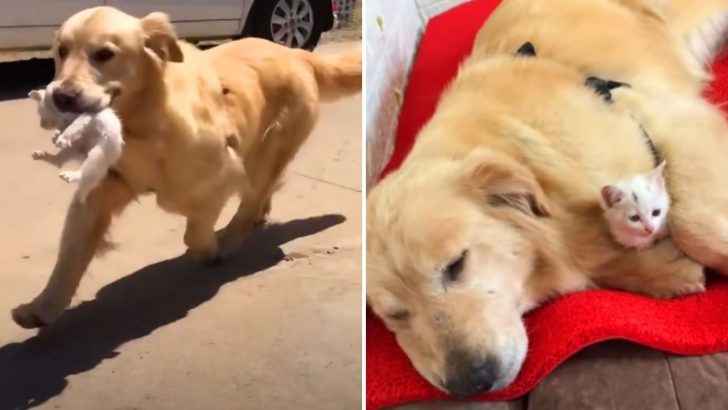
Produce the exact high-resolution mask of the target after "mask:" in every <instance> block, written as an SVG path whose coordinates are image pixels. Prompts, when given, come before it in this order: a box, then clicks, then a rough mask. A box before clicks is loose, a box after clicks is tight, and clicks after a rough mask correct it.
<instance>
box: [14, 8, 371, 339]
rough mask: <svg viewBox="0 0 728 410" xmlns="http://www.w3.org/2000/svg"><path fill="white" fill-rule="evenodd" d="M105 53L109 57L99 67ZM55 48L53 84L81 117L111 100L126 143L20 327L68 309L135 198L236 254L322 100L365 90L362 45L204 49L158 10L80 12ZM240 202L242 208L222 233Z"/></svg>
mask: <svg viewBox="0 0 728 410" xmlns="http://www.w3.org/2000/svg"><path fill="white" fill-rule="evenodd" d="M102 49H105V50H107V51H111V52H112V53H113V58H110V59H108V61H102V60H104V56H103V54H101V55H100V54H98V52H99V50H102ZM53 52H54V58H55V64H56V76H55V80H54V82H53V83H52V85H53V87H55V88H58V89H67V90H72V92H73V93H75V95H77V96H78V105H79V107H80V109H82V110H97V109H99V108H100V107H103V106H106V105H109V104H110V105H111V106H112V107H113V108H114V110H115V111H116V112H117V113H118V115H119V116H120V118H121V120H122V123H123V126H124V139H125V142H126V145H125V147H124V151H123V154H122V157H121V159H120V161H119V162H118V164H117V165H116V166H115V168H114V172H112V173H110V174H109V176H107V178H106V179H105V180H104V181H103V182H102V183H101V184H100V186H99V187H98V188H97V189H96V190H94V191H93V192H92V193H91V195H90V196H89V198H88V200H87V201H86V203H84V204H81V203H79V202H78V201H74V202H73V203H72V204H71V206H70V209H69V211H68V216H67V219H66V223H65V228H64V230H63V236H62V240H61V246H60V252H59V255H58V261H57V263H56V266H55V268H54V270H53V273H52V275H51V278H50V280H49V282H48V285H47V286H46V288H45V289H44V290H43V291H42V293H41V294H40V295H39V296H38V297H36V298H35V299H34V300H33V301H31V302H30V303H27V304H23V305H20V306H19V307H17V308H16V309H14V310H13V318H14V320H15V321H16V322H17V323H18V324H19V325H21V326H24V327H36V326H41V325H43V324H47V323H49V322H51V321H53V320H54V319H55V318H56V317H57V316H58V315H59V314H60V313H61V312H62V311H63V309H65V308H66V307H67V306H68V304H69V303H70V301H71V298H72V296H73V294H74V292H75V290H76V288H77V286H78V284H79V281H80V280H81V276H82V275H83V273H84V271H85V270H86V268H87V266H88V264H89V262H90V261H91V259H92V257H93V256H94V254H95V252H96V251H97V250H99V249H100V245H101V244H103V238H104V234H105V232H106V230H107V228H108V227H109V224H110V223H111V219H112V216H113V215H115V214H118V213H120V212H121V211H122V210H123V209H124V208H125V206H126V205H127V204H129V203H130V202H131V201H132V200H134V198H136V197H137V196H139V195H142V194H145V193H154V194H155V195H156V197H157V202H158V204H159V206H161V207H162V208H163V209H165V210H167V211H170V212H174V213H178V214H181V215H183V216H185V217H186V218H187V228H186V232H185V235H184V241H185V244H186V245H187V246H188V248H189V253H190V254H191V255H193V256H194V257H196V258H198V259H200V260H201V261H204V262H214V261H216V260H218V259H219V258H220V257H221V256H225V254H227V253H228V252H230V251H232V250H234V249H235V248H236V247H237V246H238V245H239V244H240V243H241V242H242V241H243V239H244V238H245V236H246V234H247V233H248V232H249V231H250V229H251V228H252V226H253V225H254V224H255V223H257V222H259V221H261V220H262V219H264V218H265V216H266V214H267V212H268V211H269V210H270V200H271V195H272V194H273V191H274V190H275V188H276V187H277V186H278V185H279V183H280V178H281V174H282V172H283V171H284V168H285V167H286V165H287V164H288V163H289V162H290V161H291V159H292V158H293V156H294V155H295V154H296V152H297V151H298V149H299V148H300V146H301V145H302V143H303V142H304V141H305V140H306V138H307V137H308V135H309V134H310V132H311V130H312V129H313V126H314V124H315V122H316V119H317V115H318V106H319V101H320V100H333V99H335V98H338V97H340V96H344V95H347V94H354V93H357V92H359V91H360V90H361V50H360V48H357V49H354V50H351V52H348V53H345V54H342V55H339V56H335V57H323V56H320V55H317V54H313V53H310V52H307V51H301V50H292V49H288V48H286V47H283V46H280V45H277V44H274V43H271V42H268V41H265V40H260V39H244V40H239V41H233V42H230V43H227V44H224V45H221V46H218V47H215V48H212V49H210V50H207V51H200V50H198V49H196V48H195V47H194V46H192V45H190V44H186V43H184V42H181V41H179V40H178V39H177V37H176V35H175V33H174V30H173V28H172V26H171V24H170V22H169V19H168V17H167V16H166V15H165V14H163V13H151V14H149V15H147V16H145V17H143V18H141V19H138V18H135V17H132V16H129V15H127V14H125V13H123V12H121V11H119V10H116V9H113V8H110V7H99V8H93V9H88V10H84V11H81V12H79V13H77V14H76V15H74V16H72V17H70V18H69V19H68V20H67V21H66V22H65V23H64V24H63V25H62V27H61V29H60V30H59V32H58V35H57V38H56V41H55V45H54V47H53ZM104 52H106V51H104ZM107 57H108V55H107ZM234 194H237V195H239V196H240V197H241V199H242V200H241V204H240V207H239V209H238V211H237V213H236V214H235V216H234V217H233V219H232V220H231V221H230V223H229V224H228V225H227V226H226V227H225V229H223V231H222V232H221V234H220V235H216V233H215V231H214V224H215V222H216V220H217V218H218V216H219V214H220V212H221V209H222V208H223V205H224V204H225V202H226V201H227V200H228V198H229V197H230V196H231V195H234ZM218 236H219V238H218Z"/></svg>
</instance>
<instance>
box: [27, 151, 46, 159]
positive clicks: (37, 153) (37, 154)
mask: <svg viewBox="0 0 728 410" xmlns="http://www.w3.org/2000/svg"><path fill="white" fill-rule="evenodd" d="M30 155H31V156H32V157H33V159H43V158H47V157H49V156H50V155H51V154H49V153H48V152H46V151H42V150H37V151H33V153H32V154H30Z"/></svg>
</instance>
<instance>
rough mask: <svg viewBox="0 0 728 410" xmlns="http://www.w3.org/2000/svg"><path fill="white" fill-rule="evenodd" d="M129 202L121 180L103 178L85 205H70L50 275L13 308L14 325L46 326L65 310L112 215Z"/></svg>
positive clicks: (130, 199) (111, 177)
mask: <svg viewBox="0 0 728 410" xmlns="http://www.w3.org/2000/svg"><path fill="white" fill-rule="evenodd" d="M133 199H134V194H133V192H132V191H131V190H130V189H129V187H128V186H127V185H126V184H125V183H124V182H123V181H122V180H121V179H119V178H118V177H113V176H107V177H106V178H105V179H104V180H103V181H102V182H101V184H99V186H98V187H97V188H96V189H95V190H93V191H92V192H91V194H90V195H89V197H88V199H87V201H86V202H84V203H80V202H78V201H72V202H71V206H70V208H69V210H68V214H67V215H66V222H65V225H64V227H63V234H62V236H61V244H60V251H59V254H58V259H57V261H56V266H55V267H54V268H53V273H52V274H51V277H50V279H49V280H48V283H47V284H46V287H45V289H43V291H42V292H41V293H40V294H39V295H38V296H37V297H36V298H35V299H33V300H32V301H31V302H29V303H25V304H22V305H20V306H18V307H16V308H15V309H13V311H12V317H13V320H14V321H15V322H16V323H17V324H18V325H20V326H22V327H24V328H28V329H30V328H36V327H41V326H44V325H47V324H49V323H51V322H53V321H54V320H55V319H56V318H57V317H58V316H59V315H60V314H61V313H62V312H63V310H64V309H65V308H66V307H68V305H69V304H70V303H71V298H72V297H73V295H74V293H75V292H76V289H77V288H78V285H79V283H80V281H81V277H82V276H83V274H84V272H85V271H86V268H87V267H88V265H89V263H90V262H91V259H92V258H93V256H94V254H95V253H96V251H97V250H98V249H99V247H100V245H102V244H103V238H104V234H105V233H106V230H107V229H108V227H109V225H110V224H111V219H112V216H113V215H114V214H118V213H119V212H121V211H122V210H123V209H124V207H126V205H128V204H129V202H131V201H132V200H133Z"/></svg>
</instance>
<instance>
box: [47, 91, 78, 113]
mask: <svg viewBox="0 0 728 410" xmlns="http://www.w3.org/2000/svg"><path fill="white" fill-rule="evenodd" d="M80 94H81V92H80V91H78V90H76V89H73V88H65V87H62V88H57V89H56V90H54V91H53V103H54V104H55V105H56V108H58V111H60V112H78V110H79V107H78V97H79V95H80Z"/></svg>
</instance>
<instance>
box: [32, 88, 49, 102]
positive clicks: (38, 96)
mask: <svg viewBox="0 0 728 410" xmlns="http://www.w3.org/2000/svg"><path fill="white" fill-rule="evenodd" d="M43 93H45V90H30V92H29V93H28V97H30V98H31V99H32V100H34V101H40V100H42V99H43Z"/></svg>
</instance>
